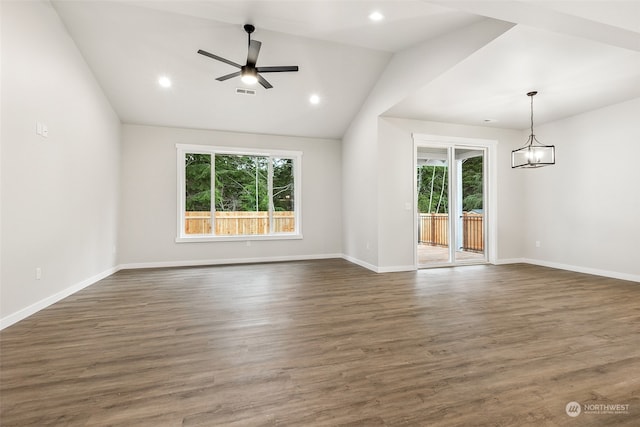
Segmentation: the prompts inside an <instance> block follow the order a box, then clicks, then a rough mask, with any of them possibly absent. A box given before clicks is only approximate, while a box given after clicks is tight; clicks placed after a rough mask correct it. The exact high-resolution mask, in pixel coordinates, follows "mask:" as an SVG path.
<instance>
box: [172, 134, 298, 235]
mask: <svg viewBox="0 0 640 427" xmlns="http://www.w3.org/2000/svg"><path fill="white" fill-rule="evenodd" d="M176 147H177V150H178V202H179V203H178V206H179V208H178V209H179V212H178V238H177V241H194V240H237V239H240V240H247V239H286V238H301V237H302V236H301V233H300V207H299V206H300V165H301V158H302V153H300V152H297V151H271V150H268V151H255V150H250V149H236V148H226V147H207V146H198V145H182V144H178V145H177V146H176Z"/></svg>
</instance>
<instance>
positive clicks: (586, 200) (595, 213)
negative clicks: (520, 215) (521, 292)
mask: <svg viewBox="0 0 640 427" xmlns="http://www.w3.org/2000/svg"><path fill="white" fill-rule="evenodd" d="M639 118H640V98H637V99H634V100H631V101H628V102H624V103H621V104H616V105H612V106H609V107H606V108H602V109H599V110H595V111H591V112H589V113H585V114H581V115H578V116H574V117H571V118H568V119H565V120H560V121H556V122H553V123H548V124H545V125H542V126H537V127H536V137H537V138H538V139H539V140H540V141H541V142H542V143H544V144H554V145H555V146H556V165H555V166H550V167H545V168H541V169H533V170H524V171H522V173H523V174H524V175H525V179H526V180H525V188H526V190H527V192H526V197H525V199H524V206H525V212H526V224H527V227H526V228H524V230H523V233H524V243H525V246H524V248H525V251H524V256H525V257H526V258H527V259H529V261H531V262H534V263H539V264H545V265H550V266H554V267H560V268H568V269H572V270H578V271H585V272H590V273H595V274H603V275H608V276H613V277H620V278H624V279H630V280H636V281H640V249H639V246H638V242H640V223H639V222H638V219H639V218H640V167H639V165H638V159H639V158H640V120H639ZM536 241H539V242H540V247H539V248H537V247H536V246H535V242H536Z"/></svg>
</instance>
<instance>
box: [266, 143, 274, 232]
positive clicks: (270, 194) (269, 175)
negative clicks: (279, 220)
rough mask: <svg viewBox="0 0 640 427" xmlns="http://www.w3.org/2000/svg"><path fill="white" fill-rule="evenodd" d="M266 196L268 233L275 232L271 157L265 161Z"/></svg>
mask: <svg viewBox="0 0 640 427" xmlns="http://www.w3.org/2000/svg"><path fill="white" fill-rule="evenodd" d="M267 171H268V172H267V197H268V198H269V234H273V233H274V232H275V227H274V223H273V157H271V156H269V161H268V162H267Z"/></svg>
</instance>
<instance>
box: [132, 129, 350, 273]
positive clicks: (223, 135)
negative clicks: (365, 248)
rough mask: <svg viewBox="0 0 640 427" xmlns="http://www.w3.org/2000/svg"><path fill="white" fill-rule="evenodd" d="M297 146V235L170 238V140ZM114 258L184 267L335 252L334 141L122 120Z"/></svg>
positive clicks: (337, 177)
mask: <svg viewBox="0 0 640 427" xmlns="http://www.w3.org/2000/svg"><path fill="white" fill-rule="evenodd" d="M177 143H180V144H201V145H212V146H213V145H218V146H226V147H244V148H271V149H280V150H296V151H302V153H303V155H302V233H303V236H304V238H303V239H302V240H271V241H252V242H251V243H250V246H247V245H246V242H239V241H235V242H187V243H182V242H181V243H176V242H175V239H176V228H177V227H176V224H177V215H178V211H177V203H178V201H177V194H176V193H177V190H176V186H177V171H176V167H177V166H176V144H177ZM122 147H123V148H122V163H121V167H122V189H121V194H122V198H121V206H122V209H121V215H120V218H121V221H120V233H119V236H120V246H119V261H120V263H121V264H123V265H125V266H149V265H188V264H209V263H224V262H238V261H248V260H251V261H253V260H255V261H259V260H276V259H303V258H315V257H335V256H340V254H341V252H342V249H341V239H340V236H341V233H342V229H341V222H342V221H341V187H340V183H341V173H340V171H341V163H340V141H337V140H324V139H312V138H302V137H290V136H273V135H256V134H243V133H231V132H219V131H206V130H193V129H179V128H165V127H157V126H137V125H123V145H122Z"/></svg>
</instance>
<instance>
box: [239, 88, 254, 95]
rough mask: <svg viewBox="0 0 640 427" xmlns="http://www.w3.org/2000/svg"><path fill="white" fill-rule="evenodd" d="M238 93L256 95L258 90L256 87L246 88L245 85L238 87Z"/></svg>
mask: <svg viewBox="0 0 640 427" xmlns="http://www.w3.org/2000/svg"><path fill="white" fill-rule="evenodd" d="M236 94H237V95H255V94H256V91H255V89H245V88H243V87H237V88H236Z"/></svg>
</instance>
